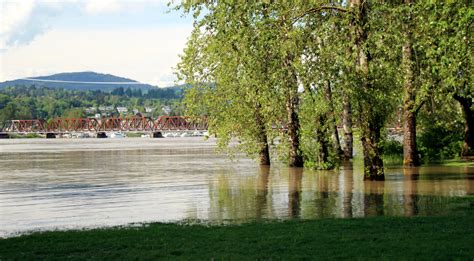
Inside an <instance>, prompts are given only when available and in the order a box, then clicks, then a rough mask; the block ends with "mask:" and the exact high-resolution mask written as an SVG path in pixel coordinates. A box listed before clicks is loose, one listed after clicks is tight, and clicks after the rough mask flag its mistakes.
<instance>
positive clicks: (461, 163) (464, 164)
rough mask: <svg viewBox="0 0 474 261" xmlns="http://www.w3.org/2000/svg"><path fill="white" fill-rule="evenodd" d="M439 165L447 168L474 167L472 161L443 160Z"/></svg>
mask: <svg viewBox="0 0 474 261" xmlns="http://www.w3.org/2000/svg"><path fill="white" fill-rule="evenodd" d="M439 164H440V165H443V166H447V167H474V161H468V160H460V159H457V160H445V161H442V162H440V163H439Z"/></svg>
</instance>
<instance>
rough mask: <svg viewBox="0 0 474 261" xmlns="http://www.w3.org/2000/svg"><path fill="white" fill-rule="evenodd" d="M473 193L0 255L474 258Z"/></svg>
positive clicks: (63, 237)
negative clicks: (446, 206) (427, 208)
mask: <svg viewBox="0 0 474 261" xmlns="http://www.w3.org/2000/svg"><path fill="white" fill-rule="evenodd" d="M473 208H474V199H473V198H472V197H470V198H467V199H463V200H460V201H459V202H458V203H456V208H455V209H453V212H452V213H451V214H450V215H449V216H431V217H426V216H425V217H421V216H419V217H372V218H360V219H319V220H310V221H303V220H292V221H285V222H278V221H269V222H253V223H248V224H243V225H228V226H224V225H203V224H195V225H183V224H161V223H156V224H149V225H146V226H143V227H122V228H120V227H117V228H107V229H94V230H84V231H62V232H61V231H55V232H43V233H33V234H31V235H24V236H20V237H15V238H9V239H1V240H0V260H2V261H3V260H11V259H17V260H50V259H60V260H62V259H96V260H104V259H106V260H116V259H126V260H128V259H151V260H162V259H179V260H196V259H197V260H259V259H260V260H261V259H264V260H268V259H274V260H295V259H302V260H304V259H335V258H337V259H360V260H367V259H377V260H379V259H417V260H418V259H422V260H446V259H458V260H472V259H473V258H474V247H473V245H474V226H473V224H474V215H473V214H474V211H473Z"/></svg>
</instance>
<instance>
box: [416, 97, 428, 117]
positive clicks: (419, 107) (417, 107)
mask: <svg viewBox="0 0 474 261" xmlns="http://www.w3.org/2000/svg"><path fill="white" fill-rule="evenodd" d="M425 103H426V100H423V101H422V102H420V104H418V106H416V108H415V115H417V114H418V112H419V111H420V109H421V107H423V105H424V104H425Z"/></svg>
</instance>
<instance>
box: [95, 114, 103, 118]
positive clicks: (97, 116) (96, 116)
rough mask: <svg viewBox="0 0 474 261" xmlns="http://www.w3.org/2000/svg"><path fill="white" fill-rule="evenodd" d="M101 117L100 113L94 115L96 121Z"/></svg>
mask: <svg viewBox="0 0 474 261" xmlns="http://www.w3.org/2000/svg"><path fill="white" fill-rule="evenodd" d="M101 117H102V116H101V115H100V113H96V114H95V115H94V118H96V119H100V118H101Z"/></svg>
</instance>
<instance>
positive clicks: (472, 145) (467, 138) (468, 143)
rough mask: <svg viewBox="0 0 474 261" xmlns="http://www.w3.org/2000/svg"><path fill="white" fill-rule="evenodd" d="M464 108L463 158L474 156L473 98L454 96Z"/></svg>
mask: <svg viewBox="0 0 474 261" xmlns="http://www.w3.org/2000/svg"><path fill="white" fill-rule="evenodd" d="M454 99H456V100H457V101H458V102H459V103H460V104H461V107H462V111H463V115H464V142H463V145H462V150H461V157H462V158H466V157H473V156H474V111H473V110H472V98H469V97H461V96H459V95H457V94H455V95H454Z"/></svg>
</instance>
